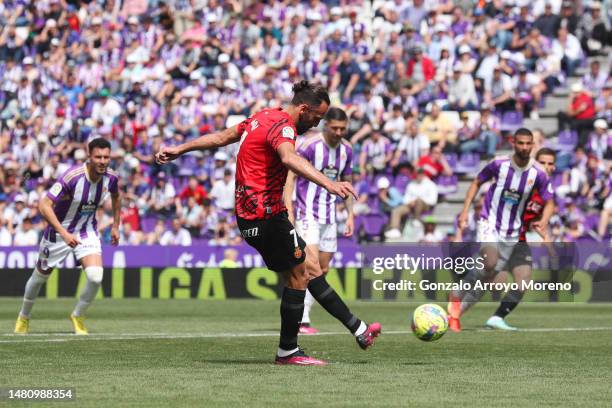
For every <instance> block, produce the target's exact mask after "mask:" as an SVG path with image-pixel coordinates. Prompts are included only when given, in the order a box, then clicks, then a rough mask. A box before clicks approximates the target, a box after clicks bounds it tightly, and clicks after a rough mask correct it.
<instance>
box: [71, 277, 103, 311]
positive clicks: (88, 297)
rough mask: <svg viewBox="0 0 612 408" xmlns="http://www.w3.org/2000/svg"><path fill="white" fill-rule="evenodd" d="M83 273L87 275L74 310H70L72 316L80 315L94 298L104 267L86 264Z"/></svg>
mask: <svg viewBox="0 0 612 408" xmlns="http://www.w3.org/2000/svg"><path fill="white" fill-rule="evenodd" d="M85 274H86V275H87V283H86V284H85V288H84V289H83V292H81V296H80V297H79V301H78V302H77V305H76V307H75V308H74V312H72V314H73V315H74V316H82V315H83V313H85V311H86V310H87V308H88V307H89V305H91V302H93V300H94V299H95V298H96V295H97V294H98V290H100V286H101V284H102V276H103V274H104V269H103V268H102V267H101V266H88V267H87V268H85Z"/></svg>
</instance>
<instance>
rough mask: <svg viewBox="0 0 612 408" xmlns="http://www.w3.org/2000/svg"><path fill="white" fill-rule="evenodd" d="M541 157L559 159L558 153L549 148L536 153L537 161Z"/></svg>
mask: <svg viewBox="0 0 612 408" xmlns="http://www.w3.org/2000/svg"><path fill="white" fill-rule="evenodd" d="M540 156H552V157H553V158H555V159H556V158H557V153H556V152H555V151H554V150H553V149H551V148H548V147H543V148H541V149H540V150H538V152H537V153H536V160H538V159H539V158H540Z"/></svg>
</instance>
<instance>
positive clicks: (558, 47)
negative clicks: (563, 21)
mask: <svg viewBox="0 0 612 408" xmlns="http://www.w3.org/2000/svg"><path fill="white" fill-rule="evenodd" d="M552 52H553V54H555V56H556V57H557V58H559V59H560V60H561V67H562V68H563V71H564V72H565V73H566V74H567V76H572V75H574V71H576V68H578V67H579V66H580V63H581V62H582V47H581V46H580V41H578V39H577V38H576V36H574V34H571V33H570V32H568V29H567V28H566V27H561V28H559V30H558V32H557V38H556V39H555V40H554V41H553V44H552Z"/></svg>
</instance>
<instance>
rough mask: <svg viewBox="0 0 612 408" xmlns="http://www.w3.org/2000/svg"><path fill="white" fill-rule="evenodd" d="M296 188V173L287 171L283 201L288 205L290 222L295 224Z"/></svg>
mask: <svg viewBox="0 0 612 408" xmlns="http://www.w3.org/2000/svg"><path fill="white" fill-rule="evenodd" d="M294 190H295V173H294V172H292V171H289V172H288V173H287V181H286V182H285V189H284V190H283V201H284V202H285V207H287V214H288V216H289V222H291V223H292V224H295V211H294V209H293V191H294Z"/></svg>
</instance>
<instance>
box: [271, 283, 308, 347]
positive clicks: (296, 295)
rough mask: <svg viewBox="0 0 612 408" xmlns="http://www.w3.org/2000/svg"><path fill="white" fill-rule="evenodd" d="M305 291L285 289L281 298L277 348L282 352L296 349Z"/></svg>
mask: <svg viewBox="0 0 612 408" xmlns="http://www.w3.org/2000/svg"><path fill="white" fill-rule="evenodd" d="M305 294H306V291H305V290H299V289H291V288H287V287H286V288H285V289H284V290H283V295H282V296H281V306H280V314H281V331H280V342H279V344H278V347H279V348H281V349H283V350H287V351H290V350H294V349H296V348H297V346H298V345H297V336H298V330H299V328H300V320H302V314H303V313H304V295H305Z"/></svg>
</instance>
